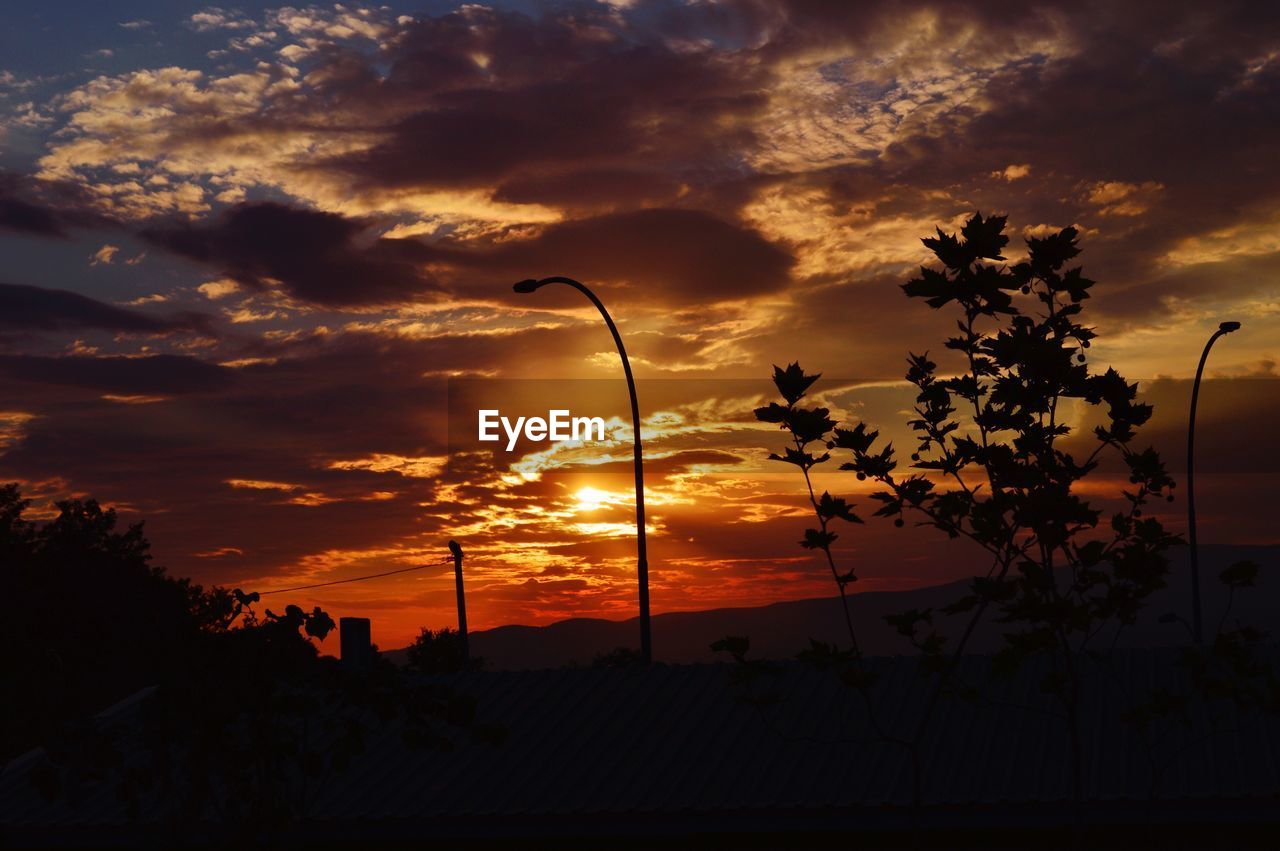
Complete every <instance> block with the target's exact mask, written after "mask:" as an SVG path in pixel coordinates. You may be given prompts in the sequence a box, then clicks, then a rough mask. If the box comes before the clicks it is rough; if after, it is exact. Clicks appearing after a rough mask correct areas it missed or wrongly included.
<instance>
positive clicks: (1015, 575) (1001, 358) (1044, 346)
mask: <svg viewBox="0 0 1280 851" xmlns="http://www.w3.org/2000/svg"><path fill="white" fill-rule="evenodd" d="M1004 230H1005V217H1003V216H992V217H988V218H984V217H983V216H981V215H980V214H977V215H974V216H973V217H971V218H970V219H969V220H968V221H967V222H966V223H965V225H964V227H963V228H962V229H961V232H960V234H959V236H957V235H955V234H946V233H944V232H943V231H942V230H941V229H939V230H938V231H937V235H936V236H935V237H930V238H926V239H925V240H923V242H924V244H925V245H926V246H927V247H928V248H929V249H931V250H932V251H933V253H934V256H935V257H936V258H937V259H938V261H940V263H941V268H940V269H932V268H927V267H922V268H921V270H920V275H919V277H917V278H914V279H912V280H911V281H909V282H908V283H907V284H905V285H904V286H903V290H904V292H905V293H906V294H907V295H908V296H909V297H911V298H919V299H923V300H924V301H925V303H926V304H927V305H928V306H929V307H931V308H932V309H934V310H940V309H943V308H947V307H953V308H955V309H956V311H957V313H958V320H957V328H958V331H959V333H958V334H956V335H955V336H953V337H951V338H949V339H948V340H947V341H946V342H945V347H946V348H947V349H948V350H950V351H952V352H955V353H956V354H957V355H958V359H959V364H960V368H959V369H958V371H957V372H956V373H955V374H953V375H940V374H939V372H938V365H937V364H936V363H935V362H934V361H933V360H931V359H930V358H929V356H928V354H927V353H925V354H911V355H910V356H909V357H908V370H907V373H906V379H907V381H908V382H910V384H912V385H913V386H914V387H915V389H916V404H915V409H914V413H915V416H914V417H913V418H912V419H911V420H909V423H908V425H909V426H910V428H911V429H912V430H913V432H914V433H915V435H916V438H917V445H916V447H915V448H914V451H913V452H912V453H911V458H910V468H911V471H910V472H908V473H906V474H903V473H901V472H900V471H899V461H898V457H897V453H896V450H895V449H894V447H893V446H892V444H883V443H882V442H881V441H880V440H879V432H878V431H876V430H875V429H874V428H871V427H869V426H868V425H867V424H866V423H863V422H857V423H853V424H851V426H850V427H845V428H841V427H837V426H836V425H835V424H834V423H832V422H831V421H830V418H829V416H828V412H827V411H826V410H825V409H821V408H818V409H809V410H804V409H800V408H798V407H797V406H796V402H798V401H799V399H800V398H801V397H802V396H803V395H804V392H805V391H807V390H808V389H809V388H810V387H811V386H812V384H813V383H814V381H816V380H817V378H818V376H817V375H807V374H805V373H804V371H803V370H802V369H801V368H800V367H799V365H798V364H792V365H791V366H790V367H788V368H787V370H779V369H777V368H776V367H775V382H777V381H778V380H779V378H781V379H782V380H783V381H782V383H779V390H781V391H782V392H783V396H784V399H785V400H786V402H787V405H786V406H781V405H776V404H774V405H771V406H768V407H766V408H762V409H760V410H759V411H757V412H756V414H757V417H759V418H760V419H763V420H765V421H768V422H778V423H780V424H781V425H782V427H783V428H787V429H789V430H791V431H792V433H793V439H794V442H795V444H796V445H795V449H794V451H792V450H791V449H789V450H788V452H787V454H786V455H784V456H781V457H780V458H779V459H778V460H781V461H785V462H787V463H792V464H795V465H796V466H798V467H800V469H801V470H802V471H803V472H804V474H805V479H806V483H807V484H808V485H809V494H810V501H811V503H812V504H813V506H814V510H815V513H816V514H817V515H818V517H819V519H820V521H824V518H825V521H829V520H831V519H834V518H835V517H838V516H843V512H848V511H849V510H850V509H849V506H848V505H847V504H846V503H844V502H843V501H841V502H840V503H838V505H839V509H838V512H839V513H837V509H836V506H837V503H836V502H835V499H834V498H832V497H830V496H829V495H827V494H824V495H823V498H822V499H821V500H819V499H816V498H814V497H813V491H812V485H811V483H810V479H809V474H808V473H809V470H810V469H811V468H812V467H813V466H815V465H816V464H819V463H823V462H825V461H826V460H827V455H828V452H831V451H838V452H844V453H847V456H848V458H849V460H848V461H847V462H845V463H844V464H842V465H841V469H842V470H849V471H852V472H854V473H855V474H856V475H857V478H858V479H859V480H866V481H872V482H875V483H876V484H878V485H879V486H880V490H877V491H876V492H874V493H873V494H872V495H871V499H872V500H874V501H875V502H877V503H878V508H877V510H876V512H875V513H876V515H877V516H882V517H891V518H893V519H894V523H895V525H897V526H903V525H905V522H906V518H907V517H914V518H915V519H916V521H917V525H922V526H928V527H933V528H935V529H938V530H940V531H941V532H943V533H944V534H946V535H947V536H949V537H951V538H965V539H968V540H969V541H971V542H972V543H974V544H976V545H977V546H979V547H981V548H982V549H983V550H985V551H986V552H987V553H988V554H989V556H990V557H991V560H992V564H991V568H990V570H989V571H988V573H987V574H986V575H984V576H979V577H975V578H974V580H973V582H972V583H971V593H970V594H969V595H967V596H965V597H964V598H962V599H960V600H957V601H955V603H953V604H952V605H950V606H948V607H946V609H945V612H946V613H947V614H951V615H957V614H962V613H969V621H968V623H967V624H966V626H965V628H964V629H963V631H962V633H961V634H960V636H959V637H958V639H957V640H956V641H955V642H954V643H953V644H950V645H949V640H948V638H947V637H946V636H943V635H941V634H940V633H939V632H938V631H937V630H936V629H935V628H934V623H933V620H934V619H933V614H934V613H933V611H932V610H931V609H922V610H916V611H911V612H904V613H902V614H900V615H896V616H893V617H891V618H890V623H891V625H893V626H894V627H896V628H897V629H898V631H899V632H900V633H901V634H903V635H904V636H906V637H907V638H908V639H909V640H910V641H911V642H912V644H913V645H914V646H915V647H916V649H917V650H918V651H919V652H920V653H921V654H922V661H923V663H924V665H923V669H924V670H925V671H929V672H935V673H937V674H939V676H938V678H937V683H936V687H935V689H934V691H933V697H932V698H931V700H930V703H929V706H928V707H927V708H926V711H925V712H924V713H923V715H922V717H921V720H920V722H919V724H918V725H917V729H916V730H915V733H914V735H912V736H911V737H910V739H909V741H910V742H913V743H915V744H916V745H918V743H919V741H920V739H921V737H922V736H923V733H924V729H925V726H926V725H927V724H928V721H929V719H930V718H931V716H932V713H933V712H934V711H935V709H936V706H937V702H938V698H939V697H940V696H941V694H943V692H944V690H945V689H947V688H948V687H949V686H950V685H951V673H952V672H953V671H954V668H955V664H956V662H957V661H958V659H959V656H960V654H962V653H963V651H964V648H965V646H966V644H967V642H968V640H969V638H970V637H971V635H972V634H973V630H974V629H975V627H976V625H977V624H978V622H979V621H980V620H981V618H982V617H983V616H984V614H985V613H986V612H987V610H988V609H993V610H994V611H995V612H996V614H997V616H998V619H999V621H1000V622H1002V623H1004V624H1005V625H1006V627H1007V629H1006V631H1005V632H1004V637H1005V647H1004V648H1003V649H1002V650H1001V651H1000V652H999V653H998V655H997V658H996V663H997V666H998V668H999V669H1001V670H1003V671H1006V672H1010V671H1012V670H1014V669H1016V668H1017V667H1019V666H1020V665H1021V664H1023V663H1024V662H1026V661H1028V660H1029V659H1031V658H1032V657H1035V656H1039V655H1041V654H1043V655H1045V656H1046V657H1047V658H1048V660H1049V665H1048V671H1049V673H1048V675H1047V676H1046V677H1045V678H1044V680H1043V682H1042V683H1041V686H1042V687H1043V688H1044V689H1045V690H1046V691H1048V692H1049V693H1051V694H1052V695H1054V696H1055V697H1056V698H1057V700H1058V703H1059V706H1060V708H1061V710H1062V712H1063V715H1064V718H1065V720H1066V722H1067V727H1068V737H1069V739H1070V743H1071V751H1070V752H1071V755H1072V772H1071V776H1072V783H1073V789H1074V792H1075V796H1076V798H1077V800H1079V799H1080V797H1081V796H1082V794H1083V792H1082V788H1083V787H1082V784H1083V766H1082V748H1081V742H1080V736H1081V725H1080V718H1079V712H1080V706H1081V688H1082V678H1081V676H1080V670H1079V666H1080V662H1081V659H1082V656H1083V654H1086V653H1092V652H1093V650H1092V647H1091V645H1092V644H1093V642H1094V641H1095V640H1096V639H1097V638H1098V636H1099V635H1100V634H1101V633H1102V632H1103V631H1104V630H1106V629H1107V628H1108V627H1111V628H1113V629H1114V630H1115V631H1116V632H1115V634H1118V631H1119V630H1120V629H1123V628H1124V627H1125V626H1128V625H1131V624H1132V623H1134V621H1135V619H1136V617H1137V615H1138V612H1139V611H1140V610H1141V608H1142V606H1143V604H1144V602H1145V601H1146V599H1147V597H1148V596H1149V595H1150V594H1151V593H1152V592H1153V591H1155V590H1157V589H1158V588H1160V587H1162V586H1163V584H1164V576H1165V573H1166V571H1167V568H1168V560H1167V558H1166V555H1165V553H1166V550H1167V549H1168V547H1170V546H1171V545H1173V544H1175V543H1178V542H1179V539H1178V538H1176V537H1175V536H1173V535H1171V534H1169V533H1168V532H1167V531H1166V530H1165V529H1164V527H1163V526H1162V525H1161V523H1160V522H1159V521H1158V520H1157V519H1155V518H1153V517H1149V516H1144V511H1143V509H1144V508H1145V507H1146V506H1147V504H1148V503H1149V502H1150V501H1151V500H1152V499H1155V498H1165V497H1167V498H1169V499H1172V496H1170V495H1169V491H1170V490H1171V489H1172V488H1173V486H1174V483H1173V480H1172V479H1171V478H1170V477H1169V475H1168V473H1167V472H1166V470H1165V467H1164V464H1163V462H1162V461H1161V459H1160V457H1159V455H1158V454H1157V453H1156V452H1155V451H1154V450H1153V449H1149V448H1147V449H1136V448H1134V447H1133V442H1134V439H1135V436H1136V433H1137V429H1138V428H1139V427H1140V426H1141V425H1142V424H1143V423H1145V422H1146V421H1147V419H1148V418H1149V417H1150V415H1151V408H1150V406H1149V405H1146V404H1142V403H1139V402H1137V401H1136V397H1137V386H1136V385H1134V384H1130V383H1128V382H1127V381H1125V379H1124V378H1123V377H1121V376H1120V374H1119V373H1117V372H1116V371H1115V370H1113V369H1109V370H1107V371H1106V372H1105V373H1103V374H1093V373H1092V372H1091V371H1090V369H1089V364H1088V358H1087V356H1086V354H1085V350H1086V349H1088V348H1089V346H1090V343H1091V341H1092V339H1093V338H1094V332H1093V331H1092V330H1091V329H1090V328H1087V327H1085V326H1084V325H1081V324H1080V322H1079V316H1080V313H1081V310H1082V303H1083V302H1084V301H1085V300H1086V299H1087V298H1088V297H1089V289H1090V288H1091V287H1092V286H1093V283H1094V282H1093V281H1091V280H1089V279H1088V278H1086V277H1084V275H1083V274H1082V272H1081V270H1080V268H1079V267H1071V268H1068V267H1067V264H1068V262H1069V261H1070V260H1071V259H1072V258H1074V257H1075V256H1076V255H1077V254H1078V253H1079V250H1078V248H1077V244H1076V237H1077V233H1076V231H1075V229H1074V228H1065V229H1063V230H1061V231H1059V232H1058V233H1055V234H1052V235H1049V236H1046V237H1043V238H1030V239H1028V240H1027V248H1028V257H1027V259H1026V260H1025V261H1023V262H1019V263H1015V264H1013V265H1008V264H1006V263H1005V262H1004V261H1005V257H1004V255H1003V251H1004V248H1005V246H1006V245H1007V244H1008V237H1007V236H1006V235H1005V233H1004ZM1018 296H1022V297H1024V298H1025V299H1026V300H1027V301H1029V302H1030V308H1025V306H1024V305H1022V304H1021V303H1020V302H1019V300H1018ZM1024 308H1025V309H1024ZM784 387H785V389H784ZM1064 403H1075V404H1083V405H1087V406H1094V407H1099V408H1103V409H1105V412H1104V420H1105V422H1104V424H1103V425H1100V426H1098V427H1097V428H1096V429H1095V431H1094V438H1095V445H1094V447H1093V448H1092V450H1089V451H1088V454H1087V455H1085V457H1083V458H1076V457H1075V456H1074V455H1073V454H1072V453H1071V452H1070V451H1067V450H1066V449H1064V448H1063V446H1062V443H1063V439H1064V438H1065V437H1067V436H1068V435H1069V434H1070V432H1071V428H1070V427H1069V426H1068V425H1067V423H1066V421H1065V418H1064V417H1062V416H1060V410H1059V408H1060V406H1061V405H1063V404H1064ZM817 443H823V444H825V445H824V448H825V450H827V452H823V453H822V454H820V455H814V454H813V453H812V452H810V451H809V450H808V447H809V446H810V445H813V444H817ZM1107 451H1110V452H1113V453H1114V454H1115V456H1116V457H1118V458H1119V459H1120V460H1121V462H1122V463H1123V465H1124V467H1125V468H1126V469H1127V472H1128V474H1129V485H1130V486H1129V487H1127V488H1124V489H1122V490H1121V492H1120V494H1118V496H1119V497H1120V499H1121V500H1122V504H1123V506H1124V507H1123V508H1122V509H1121V510H1119V511H1116V512H1114V513H1113V514H1112V515H1111V517H1110V522H1109V524H1108V525H1105V526H1104V525H1103V524H1102V523H1101V521H1102V511H1101V510H1099V509H1096V508H1094V507H1093V506H1092V505H1090V503H1088V502H1087V501H1086V500H1085V499H1083V498H1082V497H1081V496H1080V494H1079V492H1078V486H1079V484H1080V483H1081V482H1082V481H1083V480H1084V479H1085V478H1087V477H1088V476H1089V475H1090V474H1092V473H1093V472H1095V471H1096V470H1097V468H1098V465H1099V463H1100V458H1101V456H1102V454H1103V453H1104V452H1107ZM824 504H825V505H828V506H829V507H828V508H827V509H825V510H824V509H823V508H822V506H823V505H824ZM833 540H834V537H833V536H832V535H831V533H829V532H828V531H827V522H820V528H819V529H817V530H809V531H808V532H807V533H806V538H805V542H803V543H804V545H811V546H813V547H815V548H818V549H824V550H825V551H826V552H827V554H828V556H830V544H831V542H832V541H833ZM829 561H831V564H832V572H833V575H835V576H836V577H837V579H838V581H839V580H840V574H839V573H838V572H837V571H836V569H835V566H834V562H833V560H830V558H829ZM844 584H845V582H840V585H841V590H842V593H843V586H844ZM1115 634H1113V635H1112V639H1113V641H1114V638H1115Z"/></svg>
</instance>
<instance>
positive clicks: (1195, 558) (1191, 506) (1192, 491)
mask: <svg viewBox="0 0 1280 851" xmlns="http://www.w3.org/2000/svg"><path fill="white" fill-rule="evenodd" d="M1239 328H1240V323H1239V322H1223V323H1222V324H1221V325H1219V326H1218V330H1217V331H1214V332H1213V336H1212V337H1210V338H1209V342H1207V343H1205V344H1204V353H1203V354H1201V355H1200V366H1198V367H1197V368H1196V380H1195V383H1194V384H1192V385H1191V423H1190V425H1188V427H1187V528H1188V530H1189V532H1190V537H1191V632H1192V635H1193V636H1194V637H1195V640H1196V644H1203V643H1204V635H1203V629H1202V627H1201V615H1200V551H1199V549H1198V547H1197V544H1196V472H1195V463H1196V404H1197V402H1199V400H1200V377H1201V376H1202V375H1204V364H1205V361H1207V360H1208V359H1209V350H1210V349H1211V348H1213V344H1214V343H1216V342H1217V341H1218V338H1219V337H1222V336H1224V335H1226V334H1230V333H1231V332H1232V331H1236V330H1239Z"/></svg>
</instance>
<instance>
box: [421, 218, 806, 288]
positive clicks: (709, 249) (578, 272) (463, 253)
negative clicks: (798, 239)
mask: <svg viewBox="0 0 1280 851" xmlns="http://www.w3.org/2000/svg"><path fill="white" fill-rule="evenodd" d="M441 253H442V259H444V260H446V261H452V262H453V263H454V264H455V265H456V266H458V267H460V268H461V269H464V270H468V269H477V270H484V271H486V272H490V273H492V272H494V271H498V270H501V272H502V273H503V274H504V275H505V277H506V279H510V281H511V282H514V281H515V280H518V279H520V278H525V277H530V276H533V277H541V276H542V275H543V274H544V273H546V274H552V273H553V270H564V271H565V272H566V273H570V274H571V276H572V277H580V278H582V279H584V280H588V281H611V282H616V283H624V284H627V285H628V289H627V290H625V291H623V292H622V293H620V295H621V297H623V298H626V299H628V300H631V301H638V300H651V299H654V298H657V299H659V300H661V301H662V302H664V303H674V304H681V303H700V302H715V301H721V300H728V299H738V298H747V297H750V296H753V295H759V294H761V293H765V292H771V291H776V290H779V289H782V288H783V287H784V286H785V285H786V283H787V281H788V276H789V272H790V269H791V266H792V264H793V262H794V259H793V258H792V256H791V254H790V253H789V252H788V251H787V250H786V249H785V248H783V247H780V246H778V245H776V244H774V243H771V242H769V241H768V240H766V239H764V238H763V237H762V236H761V235H760V234H759V233H758V232H757V231H755V230H752V229H750V228H745V227H741V226H738V225H734V224H731V223H729V222H726V221H724V220H722V219H719V218H717V217H715V216H713V215H710V214H708V213H704V212H700V211H696V210H680V209H649V210H635V211H629V212H622V213H609V214H605V215H602V216H596V217H591V218H587V219H581V220H574V221H567V222H561V223H558V224H554V225H548V226H546V227H545V228H543V229H542V230H541V232H540V233H539V234H538V235H537V236H535V237H532V238H530V239H525V240H511V241H504V242H501V243H499V244H497V245H495V246H494V247H492V248H490V249H488V250H477V251H467V250H457V251H447V250H442V252H441Z"/></svg>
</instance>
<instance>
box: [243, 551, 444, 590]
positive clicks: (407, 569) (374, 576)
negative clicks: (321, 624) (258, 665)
mask: <svg viewBox="0 0 1280 851" xmlns="http://www.w3.org/2000/svg"><path fill="white" fill-rule="evenodd" d="M450 561H453V559H446V560H445V561H441V562H432V563H430V564H419V565H416V566H414V567H402V568H400V569H399V570H388V571H387V572H386V573H373V574H370V575H368V576H356V577H353V578H351V579H335V580H333V581H332V582H317V583H316V584H314V585H299V586H298V587H297V588H277V589H276V590H275V591H259V592H258V596H259V597H266V596H267V595H268V594H288V593H289V592H290V591H306V590H309V589H311V588H324V587H326V586H328V585H343V584H345V583H347V582H363V581H365V580H366V579H381V578H382V577H384V576H395V575H396V574H397V573H408V572H410V571H412V570H426V569H427V568H428V567H436V566H437V565H440V564H447V563H448V562H450Z"/></svg>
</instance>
